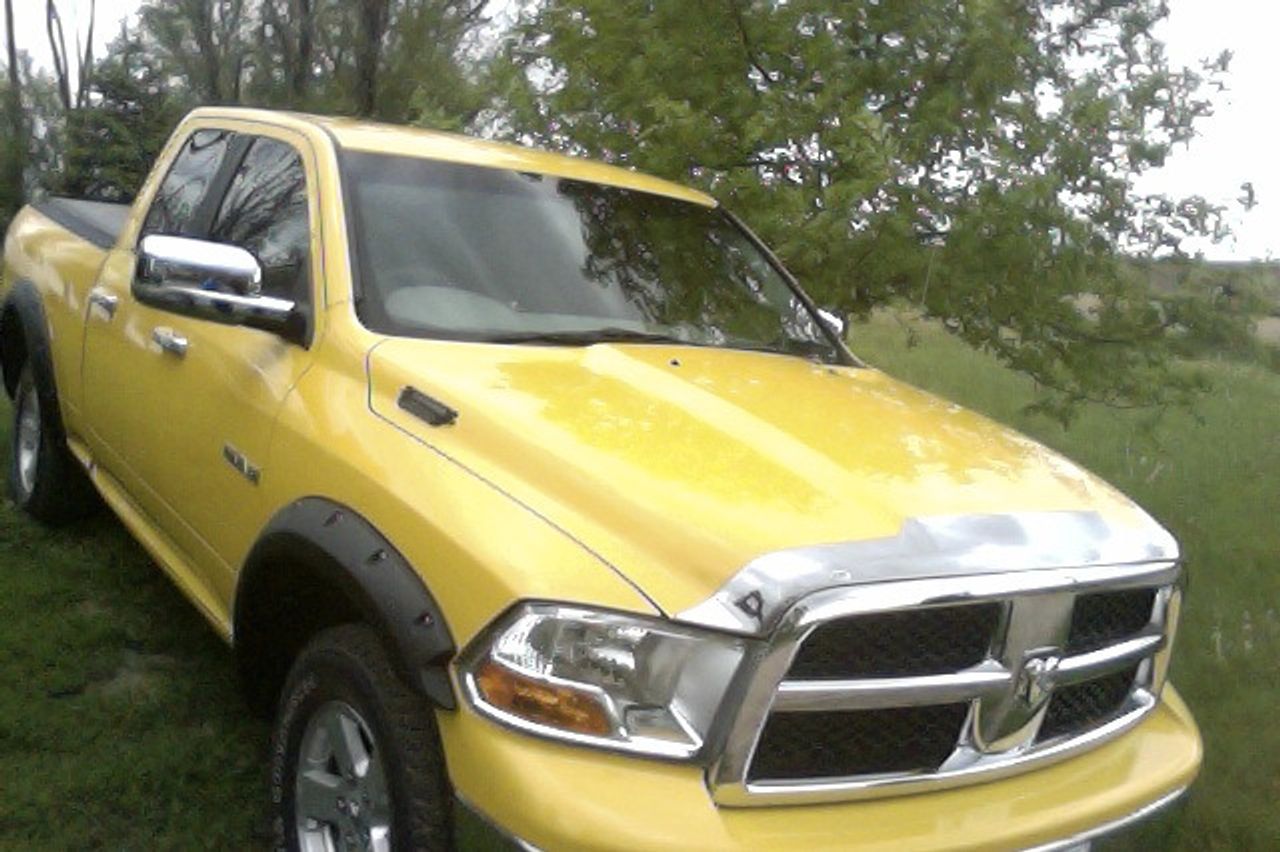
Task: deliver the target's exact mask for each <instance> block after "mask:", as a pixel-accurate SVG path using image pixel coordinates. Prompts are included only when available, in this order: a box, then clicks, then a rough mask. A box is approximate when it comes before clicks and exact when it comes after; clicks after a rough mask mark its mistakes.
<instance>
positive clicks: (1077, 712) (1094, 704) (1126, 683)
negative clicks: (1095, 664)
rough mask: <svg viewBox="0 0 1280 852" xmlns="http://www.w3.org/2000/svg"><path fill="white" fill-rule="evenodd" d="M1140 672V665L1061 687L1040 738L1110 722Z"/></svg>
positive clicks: (1078, 731)
mask: <svg viewBox="0 0 1280 852" xmlns="http://www.w3.org/2000/svg"><path fill="white" fill-rule="evenodd" d="M1137 673H1138V667H1137V666H1133V667H1131V668H1128V669H1125V670H1123V671H1119V672H1116V673H1115V674H1110V675H1107V676H1106V677H1100V678H1097V679H1095V680H1089V681H1085V682H1084V683H1078V684H1075V685H1074V686H1063V687H1059V688H1058V689H1057V690H1055V691H1054V693H1053V697H1052V698H1050V699H1049V709H1048V710H1047V711H1045V714H1044V724H1042V725H1041V726H1040V736H1039V739H1040V740H1041V741H1043V740H1051V739H1053V738H1054V737H1059V736H1062V735H1064V734H1076V733H1081V732H1083V731H1085V730H1088V729H1089V728H1093V727H1097V726H1098V725H1100V724H1102V723H1103V722H1105V721H1107V719H1109V718H1111V717H1112V716H1114V715H1115V714H1116V713H1118V712H1119V711H1120V708H1121V707H1122V706H1123V705H1124V700H1125V699H1126V698H1127V697H1128V696H1129V690H1131V689H1132V688H1133V679H1134V677H1135V676H1136V675H1137Z"/></svg>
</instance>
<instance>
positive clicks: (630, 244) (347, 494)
mask: <svg viewBox="0 0 1280 852" xmlns="http://www.w3.org/2000/svg"><path fill="white" fill-rule="evenodd" d="M843 337H844V336H843V334H842V332H841V330H840V326H839V322H838V321H837V320H835V319H834V318H832V317H831V316H830V315H829V314H827V313H825V312H823V311H821V310H819V309H818V307H817V306H816V305H815V304H814V303H813V301H812V300H811V299H810V298H809V297H808V296H807V295H805V293H804V291H803V290H802V289H801V288H800V286H799V285H798V284H797V282H796V281H795V280H794V279H793V278H792V277H791V276H790V275H789V274H788V273H787V271H786V270H785V269H784V268H783V266H782V265H781V264H780V263H779V262H778V260H777V258H775V257H774V255H773V254H771V253H770V251H769V250H768V249H767V248H766V247H765V246H764V245H763V244H762V243H761V242H760V241H759V240H758V239H757V238H756V237H755V236H753V235H752V233H751V232H750V231H749V230H747V228H746V227H744V225H743V224H742V223H741V222H740V221H739V220H738V219H736V218H735V217H734V216H733V215H732V214H730V213H728V212H726V211H724V210H723V209H722V208H721V207H720V206H719V205H718V204H717V203H716V201H714V200H713V199H712V198H710V197H708V196H706V195H704V194H702V193H700V192H696V191H694V190H691V189H688V188H685V187H682V186H678V185H675V184H672V183H668V182H665V181H661V180H657V179H654V178H650V177H646V176H643V175H640V174H637V173H634V172H631V171H627V170H624V169H619V168H614V167H611V166H607V165H604V164H599V163H594V162H589V161H586V160H581V159H574V158H569V157H562V156H557V155H552V154H548V153H543V152H539V151H535V150H529V149H526V148H521V147H516V146H510V145H502V144H496V143H491V142H484V141H479V140H473V139H468V138H463V137H459V136H452V135H446V134H439V133H432V132H426V131H422V130H413V129H404V128H396V127H387V126H381V125H377V124H370V123H361V122H356V121H351V120H342V119H330V118H318V117H312V116H305V115H296V114H290V113H275V112H264V111H255V110H246V109H201V110H197V111H196V112H194V113H192V114H191V115H190V116H189V117H187V118H186V119H185V120H184V121H183V122H182V124H181V125H180V126H179V127H178V129H177V131H176V132H175V134H174V136H173V138H172V140H171V141H170V142H169V144H168V146H167V148H166V149H165V151H164V152H163V155H162V156H161V158H160V160H159V162H158V163H157V164H156V167H155V169H154V171H153V173H152V175H151V177H150V178H149V180H148V181H147V183H146V185H145V186H144V187H143V188H142V190H141V192H140V193H139V195H138V197H137V200H136V202H135V203H134V204H133V205H132V207H127V206H120V205H110V204H102V203H95V202H89V201H83V200H76V199H61V198H50V199H47V200H45V201H43V202H41V203H38V204H36V205H34V206H30V207H27V208H25V209H24V210H23V211H22V212H21V213H20V214H19V215H18V216H17V217H16V219H15V220H14V221H13V223H12V225H11V226H10V228H9V231H8V234H7V237H6V240H5V246H4V269H3V312H2V313H0V365H2V367H3V379H4V383H5V387H6V389H7V390H8V393H9V394H10V396H11V397H12V398H13V400H14V405H13V409H14V429H13V448H12V453H13V455H12V465H11V473H10V479H9V487H10V491H11V493H12V496H13V499H14V501H15V502H16V504H17V505H18V506H19V507H21V508H22V509H23V510H25V511H26V512H27V513H29V514H30V515H31V516H33V517H35V518H36V519H38V520H40V521H44V522H48V523H54V522H60V521H68V520H71V519H74V518H76V517H78V516H80V515H82V514H84V513H85V512H88V511H90V510H92V508H93V507H94V506H95V505H96V504H97V503H99V502H105V503H106V504H107V505H108V506H109V507H110V508H111V509H112V510H113V511H114V512H115V513H116V514H117V515H119V517H120V519H121V520H122V521H123V522H124V524H125V525H126V526H127V527H128V528H129V530H130V531H131V532H132V533H133V534H134V535H135V536H136V537H137V539H138V540H139V541H140V542H141V543H142V544H143V546H145V547H146V549H147V550H148V551H149V552H150V554H151V555H152V556H153V557H154V558H155V560H156V562H157V563H159V565H160V566H161V567H162V568H163V569H164V570H165V571H166V572H168V574H169V575H170V576H171V577H172V578H173V580H174V582H176V583H177V585H178V586H179V587H180V588H181V589H182V591H183V592H185V593H186V595H187V596H188V597H189V598H190V599H191V600H192V601H193V602H194V603H195V605H196V606H197V607H198V608H199V609H200V611H201V612H203V613H204V615H205V616H206V617H207V618H208V620H209V622H210V623H211V624H212V625H213V627H214V629H215V630H216V631H217V632H218V633H219V634H220V635H221V636H222V637H223V638H224V639H225V640H226V641H227V642H228V643H229V644H230V645H231V646H232V648H233V649H234V653H235V655H236V659H237V663H238V667H239V670H240V672H241V673H242V675H243V682H244V686H245V694H246V695H247V696H248V698H249V702H250V704H251V705H252V706H253V707H254V708H256V709H258V710H260V711H262V712H264V713H265V714H274V720H275V721H274V729H273V738H272V745H271V754H270V760H271V766H270V776H269V784H270V794H271V797H272V801H273V807H274V822H275V832H276V841H277V845H278V846H279V847H280V848H286V849H293V850H297V849H303V850H318V849H377V850H385V849H445V848H451V847H452V846H454V845H455V844H457V845H463V846H466V845H469V844H470V845H479V846H481V847H483V848H511V849H547V850H559V849H617V850H646V849H690V850H720V849H758V850H788V849H795V850H805V852H812V850H820V849H852V848H859V849H861V848H867V849H894V850H925V849H971V848H983V849H1024V848H1038V849H1077V848H1087V847H1088V845H1089V844H1090V842H1091V841H1092V839H1093V838H1095V837H1098V836H1102V835H1105V834H1108V833H1111V832H1113V831H1115V830H1117V829H1119V828H1122V827H1124V826H1126V825H1128V824H1129V823H1130V822H1132V821H1134V820H1136V819H1138V818H1140V817H1142V816H1145V815H1147V814H1149V813H1152V812H1153V811H1154V810H1156V809H1158V808H1159V807H1161V806H1163V805H1164V804H1167V803H1169V802H1171V801H1173V800H1174V799H1176V798H1177V797H1178V795H1179V794H1180V793H1181V792H1182V791H1183V790H1185V788H1186V787H1187V786H1188V785H1189V784H1190V783H1191V781H1192V780H1193V778H1194V777H1195V775H1196V772H1197V769H1198V767H1199V764H1200V759H1201V746H1200V738H1199V735H1198V733H1197V730H1196V727H1195V723H1194V722H1193V721H1192V718H1191V716H1190V715H1189V713H1188V712H1187V708H1186V707H1185V706H1184V704H1183V703H1182V701H1181V700H1180V699H1179V698H1178V695H1177V693H1176V692H1174V690H1173V688H1172V687H1171V686H1170V685H1169V684H1167V683H1166V673H1167V671H1168V666H1169V656H1170V652H1171V643H1172V641H1173V637H1174V632H1175V629H1176V626H1177V621H1178V610H1179V605H1180V602H1181V599H1182V592H1183V587H1184V580H1183V577H1184V575H1183V568H1182V565H1181V561H1180V555H1179V551H1178V547H1177V544H1176V542H1175V541H1174V540H1173V539H1172V537H1171V536H1170V535H1169V534H1168V533H1166V532H1165V531H1164V530H1163V529H1162V528H1161V527H1160V526H1159V525H1158V524H1156V523H1155V522H1154V521H1153V520H1152V519H1151V518H1150V517H1149V516H1148V515H1147V514H1145V513H1144V512H1143V511H1142V510H1141V509H1139V508H1138V507H1137V506H1135V505H1134V504H1133V503H1132V502H1130V501H1129V500H1128V499H1126V498H1125V497H1124V496H1123V495H1121V494H1120V493H1118V492H1117V491H1115V490H1113V489H1112V488H1110V487H1108V486H1107V485H1105V484H1103V483H1102V482H1100V481H1098V480H1097V479H1095V478H1093V477H1091V476H1090V475H1088V474H1087V473H1085V472H1083V471H1082V470H1080V469H1079V468H1078V467H1076V466H1074V465H1072V464H1071V463H1070V462H1068V461H1067V460H1065V459H1063V458H1062V457H1060V456H1058V455H1055V454H1054V453H1052V452H1050V451H1049V450H1046V449H1045V448H1043V447H1041V446H1039V445H1037V444H1035V443H1033V442H1032V441H1030V440H1028V439H1026V438H1024V437H1022V436H1020V435H1017V434H1015V433H1012V432H1010V431H1008V430H1006V429H1003V428H1001V427H999V426H997V425H995V424H993V423H991V422H989V421H987V420H984V419H983V418H981V417H978V416H976V415H974V414H971V413H969V412H967V411H964V410H962V409H960V408H959V407H957V406H954V405H951V404H948V403H946V402H944V401H941V400H939V399H936V398H934V397H931V396H929V395H927V394H924V393H921V392H920V391H917V390H914V389H912V388H910V387H907V386H905V385H903V384H901V383H899V382H896V381H894V380H893V379H891V378H889V377H888V376H886V375H884V374H882V373H880V372H878V371H876V370H874V369H870V368H868V367H866V366H865V365H863V364H862V363H861V362H860V361H859V360H858V359H857V358H856V357H855V356H854V355H853V354H852V353H851V352H850V351H849V350H848V349H847V348H846V344H845V341H844V339H843ZM229 700H231V699H229Z"/></svg>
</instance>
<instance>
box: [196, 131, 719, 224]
mask: <svg viewBox="0 0 1280 852" xmlns="http://www.w3.org/2000/svg"><path fill="white" fill-rule="evenodd" d="M236 112H240V111H238V110H219V113H222V114H225V115H228V117H231V116H232V114H234V113H236ZM245 112H248V111H247V110H246V111H245ZM255 112H260V111H255ZM288 115H290V116H291V117H293V118H295V119H301V120H303V121H306V122H309V123H311V124H316V125H319V126H320V127H323V128H324V129H325V130H327V131H328V132H329V134H330V135H331V136H332V137H333V139H335V140H336V142H337V144H338V146H339V147H340V148H342V149H343V150H349V151H366V152H371V153H379V154H397V155H400V156H406V157H422V158H424V159H429V160H444V161H447V162H453V163H466V164H469V165H474V166H483V167H487V168H494V169H511V170H513V171H521V172H531V173H534V174H545V175H553V176H555V177H564V178H572V179H574V180H581V181H587V182H590V183H599V184H605V185H608V186H617V187H622V188H624V189H634V190H638V191H640V192H650V193H653V194H655V195H664V196H667V197H669V198H677V199H680V200H682V201H689V202H692V203H694V204H700V205H703V206H706V207H715V206H717V202H716V200H715V199H714V198H712V197H711V196H709V195H707V194H705V193H702V192H699V191H698V190H696V189H691V188H689V187H687V186H682V185H680V184H678V183H673V182H671V181H668V180H663V179H661V178H656V177H652V176H650V175H646V174H642V173H641V172H636V171H632V170H631V169H625V168H620V167H618V166H611V165H608V164H606V163H601V162H598V161H595V160H588V159H586V158H583V157H570V156H566V155H563V154H553V153H551V152H549V151H541V150H539V149H537V148H530V147H525V146H523V145H513V144H508V143H504V142H491V141H488V140H485V139H476V138H474V137H471V136H463V135H461V134H457V133H442V132H440V131H436V130H425V129H422V128H417V127H403V126H400V125H394V124H382V123H378V122H372V121H362V120H358V119H353V118H340V117H333V116H320V115H305V114H301V113H288Z"/></svg>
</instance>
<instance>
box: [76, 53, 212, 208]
mask: <svg viewBox="0 0 1280 852" xmlns="http://www.w3.org/2000/svg"><path fill="white" fill-rule="evenodd" d="M93 91H94V93H95V95H96V99H95V103H94V106H93V108H92V109H79V110H74V111H72V112H71V113H70V114H69V115H68V116H67V119H66V137H67V145H66V161H65V165H64V167H63V169H62V171H61V174H59V175H58V176H57V177H56V178H54V179H53V181H51V183H53V186H54V188H55V190H56V191H57V192H60V193H63V194H66V195H76V196H82V197H87V198H98V199H103V200H111V201H115V200H129V199H131V198H132V197H133V195H134V194H135V193H136V192H137V191H138V189H139V187H141V185H142V182H143V181H144V180H145V179H146V177H147V175H148V174H149V173H150V171H151V166H152V164H153V163H154V162H155V157H156V155H157V154H159V152H160V149H161V148H162V147H164V143H165V140H166V139H167V138H168V136H169V134H170V133H171V132H172V131H173V126H174V124H176V123H177V121H178V119H179V118H181V117H182V114H183V113H184V112H185V111H186V110H187V109H188V105H189V102H188V100H187V99H186V98H183V97H181V96H179V95H178V94H177V93H175V92H174V91H173V90H172V89H171V88H170V87H169V85H168V83H167V81H166V76H165V72H164V71H163V69H162V68H161V67H159V66H158V65H157V63H155V62H154V61H153V59H152V57H151V56H149V55H148V53H147V51H146V50H145V49H144V47H143V45H142V44H141V41H140V39H139V38H138V37H137V35H134V34H126V35H122V36H121V37H120V38H119V39H118V40H117V41H116V42H115V43H114V44H113V45H112V46H111V49H110V51H109V53H108V56H107V58H106V59H105V60H104V61H103V62H101V63H100V64H99V65H98V66H97V68H96V69H95V71H94V79H93Z"/></svg>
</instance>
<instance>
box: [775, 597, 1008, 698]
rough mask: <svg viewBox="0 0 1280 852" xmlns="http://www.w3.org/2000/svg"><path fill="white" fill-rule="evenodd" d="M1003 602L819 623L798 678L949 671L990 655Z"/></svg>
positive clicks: (794, 674)
mask: <svg viewBox="0 0 1280 852" xmlns="http://www.w3.org/2000/svg"><path fill="white" fill-rule="evenodd" d="M1000 612H1001V606H1000V605H999V604H996V603H990V604H966V605H963V606H942V607H927V608H923V609H912V610H901V611H895V612H879V613H872V614H869V615H859V616H854V617H850V618H842V619H839V620H836V621H832V622H829V623H827V624H824V625H822V626H820V627H818V628H817V629H816V630H814V631H813V633H811V634H809V637H808V638H807V639H806V640H805V642H804V644H803V645H802V646H801V647H800V652H799V653H798V654H797V655H796V658H795V660H794V661H793V662H792V663H791V671H790V673H788V675H787V677H788V678H790V679H792V680H840V679H846V678H850V679H851V678H876V677H910V676H917V675H932V674H945V673H947V672H953V671H958V670H960V669H964V668H968V667H969V666H973V665H977V664H978V663H980V662H982V660H983V659H984V658H985V657H986V656H987V652H988V651H989V650H990V648H991V639H992V636H994V634H995V631H996V626H997V624H998V623H999V621H1000Z"/></svg>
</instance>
